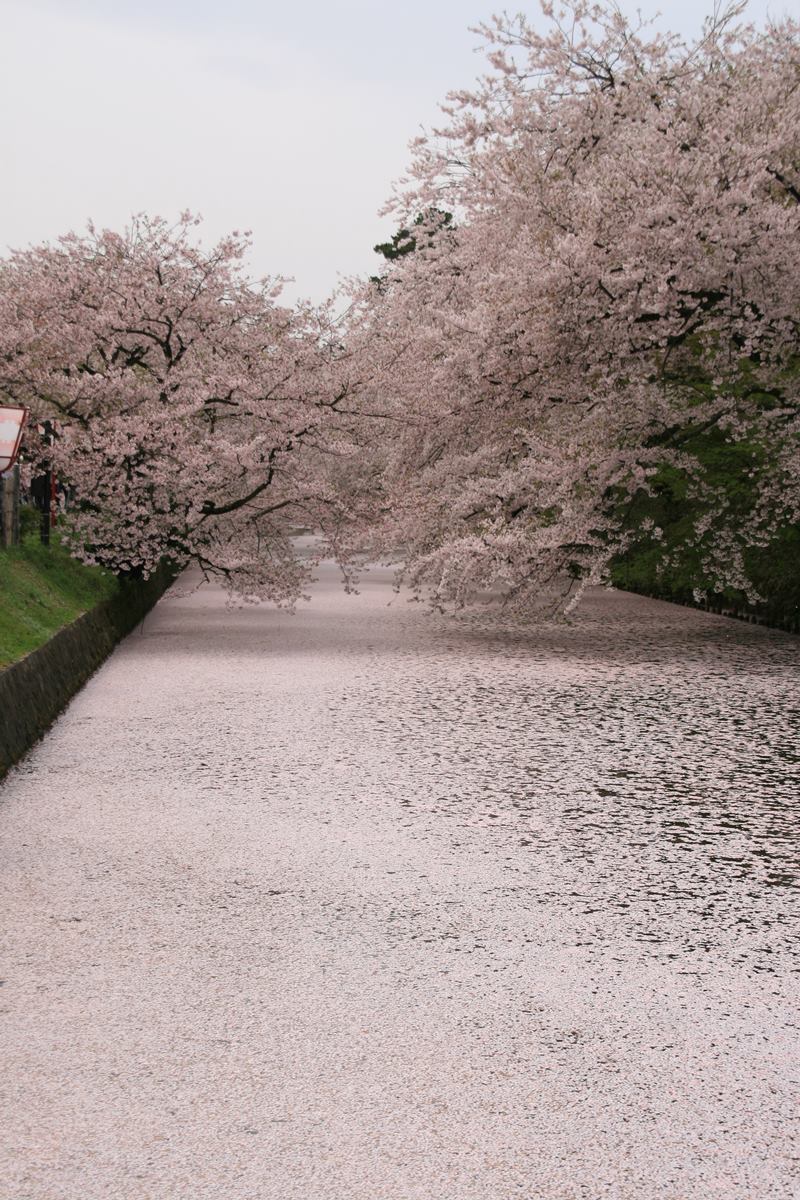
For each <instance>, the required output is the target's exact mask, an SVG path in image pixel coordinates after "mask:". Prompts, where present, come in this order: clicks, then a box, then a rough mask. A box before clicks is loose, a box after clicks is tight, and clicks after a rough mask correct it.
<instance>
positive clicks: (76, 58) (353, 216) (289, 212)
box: [0, 0, 800, 299]
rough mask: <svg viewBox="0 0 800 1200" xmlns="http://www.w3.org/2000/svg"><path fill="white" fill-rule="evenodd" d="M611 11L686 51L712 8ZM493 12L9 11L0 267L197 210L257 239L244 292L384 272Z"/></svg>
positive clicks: (20, 5) (441, 0)
mask: <svg viewBox="0 0 800 1200" xmlns="http://www.w3.org/2000/svg"><path fill="white" fill-rule="evenodd" d="M621 2H622V7H623V8H624V9H626V10H628V9H629V10H630V11H632V12H635V11H636V9H637V8H638V9H639V10H640V11H641V12H642V13H643V14H644V15H645V16H648V17H649V16H653V15H655V14H656V13H657V12H658V10H659V8H662V9H664V10H665V11H666V12H668V14H669V16H668V18H666V19H664V20H662V21H661V24H662V25H669V26H670V27H671V28H672V29H674V30H676V31H677V32H681V33H684V34H691V33H694V32H696V31H697V30H698V29H699V27H700V24H701V22H702V18H703V15H704V13H705V12H706V11H708V8H709V7H710V5H711V3H712V0H707V2H706V3H703V0H672V2H669V0H662V3H661V4H659V3H657V0H639V2H638V3H637V0H621ZM499 7H502V0H501V2H500V4H493V2H492V0H460V2H459V0H405V2H404V3H402V4H401V3H399V2H398V0H393V2H392V3H388V2H384V0H328V2H327V3H326V2H325V0H305V2H300V3H296V4H294V5H290V4H289V3H279V2H277V0H225V2H224V3H223V2H222V0H160V2H159V0H0V20H1V21H2V26H0V163H2V165H3V168H4V170H3V178H2V184H1V185H0V186H1V192H0V194H1V195H2V214H3V220H2V227H1V228H0V253H2V252H4V250H5V248H7V247H10V246H13V247H16V246H24V245H27V244H28V243H31V242H40V241H44V240H49V239H52V238H54V237H56V236H57V235H58V234H60V233H64V232H67V231H68V230H70V229H83V228H84V227H85V225H86V221H87V220H88V219H89V218H92V219H93V220H94V221H95V222H96V223H97V224H98V225H103V226H111V227H113V228H117V229H121V228H122V227H123V226H124V225H125V224H126V222H127V220H128V218H129V217H130V215H131V214H132V213H133V212H138V211H146V212H149V213H151V214H158V215H161V216H165V217H168V218H174V217H176V216H177V215H178V213H179V212H180V211H181V210H182V209H184V208H190V209H191V210H192V211H193V212H196V213H199V214H202V216H203V217H204V233H203V238H204V240H205V241H210V240H213V239H215V238H216V237H218V236H220V235H222V234H223V233H225V232H228V231H230V230H232V229H251V230H252V231H253V236H254V247H253V252H252V256H251V261H250V262H249V263H248V267H249V269H250V271H251V273H252V274H255V275H262V274H273V275H277V274H282V275H290V276H294V277H295V279H296V284H295V286H293V287H292V288H291V289H290V290H289V293H288V294H289V295H290V296H291V295H302V296H310V297H312V298H313V299H322V298H323V297H324V296H325V295H327V294H328V293H329V292H330V291H331V290H332V289H333V288H334V287H335V286H336V283H337V279H338V277H339V276H342V275H350V274H355V273H365V272H369V271H372V270H374V269H375V267H376V264H377V263H378V259H377V258H376V256H375V255H374V254H373V253H372V246H373V244H374V243H375V242H377V241H382V240H385V239H386V238H387V237H388V236H390V234H391V233H392V232H393V229H392V225H391V222H389V221H388V220H387V219H386V218H384V219H380V218H379V217H378V216H377V212H378V209H379V208H380V207H381V205H382V204H383V202H384V201H385V200H386V198H387V196H388V195H389V192H390V189H391V183H392V181H393V180H394V179H395V178H397V177H398V176H399V175H401V174H402V173H403V172H404V170H405V167H406V165H407V163H408V158H409V155H408V151H407V144H408V142H409V140H410V139H411V138H412V137H414V136H415V134H417V133H418V132H419V128H420V126H421V125H424V126H426V127H430V126H431V124H434V123H435V122H436V119H437V104H438V102H439V101H441V100H442V99H444V97H445V94H446V93H447V92H448V91H449V90H450V89H451V88H457V87H464V86H468V85H469V84H470V83H471V82H472V80H473V79H474V78H475V76H476V75H477V74H478V73H479V72H480V71H481V70H482V62H483V60H482V58H481V57H480V55H477V54H476V53H475V49H474V48H475V46H476V45H477V44H478V39H477V38H476V37H475V35H474V34H471V33H470V32H469V29H468V27H469V26H470V25H474V24H476V23H477V22H478V21H479V20H481V19H486V18H488V17H489V16H490V15H491V13H492V12H493V11H495V9H496V8H499ZM508 7H509V8H510V10H511V11H516V8H517V7H518V4H512V5H510V6H508ZM524 7H525V11H526V12H528V13H529V14H530V15H531V16H533V15H534V14H538V13H539V7H538V3H537V0H531V2H530V3H528V4H526V5H525V6H524ZM768 12H769V13H771V14H772V15H773V16H781V15H783V14H785V13H791V14H793V15H796V16H800V0H750V5H749V8H748V14H749V17H750V19H751V20H753V21H755V22H756V23H759V24H760V23H762V22H763V21H764V19H765V17H766V15H767V13H768ZM538 19H539V20H541V19H542V18H541V15H539V17H538Z"/></svg>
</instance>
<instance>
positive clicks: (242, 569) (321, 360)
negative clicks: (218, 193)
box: [0, 214, 349, 602]
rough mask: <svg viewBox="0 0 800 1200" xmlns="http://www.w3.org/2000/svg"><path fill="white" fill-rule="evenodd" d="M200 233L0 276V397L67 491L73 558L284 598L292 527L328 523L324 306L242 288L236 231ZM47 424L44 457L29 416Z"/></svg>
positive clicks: (159, 223)
mask: <svg viewBox="0 0 800 1200" xmlns="http://www.w3.org/2000/svg"><path fill="white" fill-rule="evenodd" d="M197 223H198V222H197V221H196V220H195V219H193V218H192V217H191V216H190V215H189V214H184V216H183V217H182V218H181V220H180V221H179V222H178V223H177V225H174V226H170V225H168V224H167V223H166V222H165V221H163V220H160V219H154V220H153V219H148V218H146V217H139V218H136V219H135V220H134V221H133V223H132V224H131V226H130V228H129V229H128V230H127V232H126V233H125V235H124V236H120V235H118V234H116V233H113V232H109V231H107V230H103V231H99V230H95V229H94V228H91V227H90V229H89V232H88V234H87V235H86V236H76V235H69V236H67V237H64V238H62V239H60V241H59V242H58V243H57V244H56V245H54V246H49V245H45V246H40V247H37V248H35V249H30V250H25V251H20V252H18V253H15V254H12V255H11V256H10V258H8V259H7V260H6V261H5V262H4V263H3V264H2V265H0V392H3V393H5V395H6V396H8V397H11V398H13V399H14V400H15V401H19V402H22V403H25V404H28V405H30V407H31V409H32V411H33V414H34V418H35V419H34V421H32V422H31V426H30V428H31V432H30V434H29V437H28V443H27V452H28V457H29V461H30V463H31V468H32V469H35V468H36V466H38V467H39V468H41V467H42V466H48V467H49V466H51V465H52V467H53V469H54V470H56V471H57V473H58V476H59V478H60V479H61V480H62V481H65V482H68V483H69V484H71V485H72V486H73V487H74V489H75V492H76V496H77V505H76V507H75V508H74V510H72V512H71V513H70V516H69V520H68V526H67V532H68V537H69V539H70V541H71V543H72V545H73V547H74V549H75V551H76V553H78V554H79V555H80V556H81V557H82V558H84V560H86V561H87V562H95V563H101V564H102V565H104V566H106V567H108V568H110V569H111V570H113V571H116V572H123V573H128V572H130V573H141V574H144V575H145V576H147V575H148V574H149V573H151V572H152V571H153V570H154V568H155V567H156V565H157V564H158V563H159V561H160V560H161V559H162V558H163V557H164V556H166V557H168V558H171V559H172V560H174V561H175V562H177V563H178V564H185V563H189V562H195V563H197V564H199V565H200V566H201V567H202V568H203V570H204V571H205V572H206V574H210V575H214V576H217V577H220V578H221V579H222V580H223V581H224V582H225V583H226V584H227V586H228V587H229V588H230V589H231V591H232V592H235V593H237V594H239V595H240V596H246V597H252V598H268V599H272V600H276V601H279V602H281V601H292V600H293V599H294V598H296V597H297V596H298V595H299V594H300V593H301V591H302V588H303V584H304V581H305V578H306V576H307V570H308V568H307V565H304V564H303V563H301V562H299V561H298V559H297V558H296V556H295V555H294V553H293V551H292V547H291V542H290V538H289V534H290V532H291V529H292V527H293V525H297V524H298V523H299V524H301V525H306V526H308V525H312V526H315V527H323V528H325V527H327V525H328V524H330V523H331V522H333V523H334V526H335V524H336V522H337V521H338V519H339V518H338V516H337V514H336V511H335V505H334V504H333V503H332V495H331V493H330V489H329V488H328V486H327V484H326V482H325V479H326V470H327V466H326V463H327V458H328V457H329V456H330V455H331V454H335V453H336V452H337V451H336V447H337V444H340V443H341V439H342V437H343V436H344V433H343V429H344V427H343V426H341V427H340V424H341V422H340V418H339V416H338V410H339V409H340V407H342V405H343V404H344V403H345V402H346V400H347V396H348V391H349V384H348V382H347V379H346V376H345V375H344V374H343V373H342V370H341V369H340V359H341V349H340V347H339V344H338V342H337V340H336V335H335V328H334V326H333V324H332V322H331V320H330V316H329V313H328V311H327V310H326V309H325V308H322V309H318V310H314V309H312V308H310V307H307V306H299V307H297V308H295V309H289V308H287V307H282V306H281V305H280V304H279V302H278V297H279V293H280V282H279V281H275V280H271V281H270V280H268V281H266V282H264V283H262V284H260V285H258V286H255V285H252V284H251V283H250V282H249V281H248V279H247V278H246V277H245V275H244V273H243V269H242V257H243V255H244V253H245V251H246V249H247V245H248V242H247V237H246V236H240V235H238V234H234V235H232V236H231V237H229V238H226V239H225V240H223V241H222V242H220V243H219V245H217V246H215V247H214V248H213V249H211V250H202V249H200V248H198V246H197V245H195V243H194V241H193V232H194V226H195V225H196V224H197ZM37 420H38V421H40V422H41V421H44V420H50V421H53V422H54V423H55V428H56V430H57V436H56V437H55V438H54V440H53V442H52V445H46V444H44V443H43V442H42V441H41V440H37V438H36V434H35V428H36V421H37Z"/></svg>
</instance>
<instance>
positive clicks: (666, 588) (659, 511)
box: [611, 429, 800, 629]
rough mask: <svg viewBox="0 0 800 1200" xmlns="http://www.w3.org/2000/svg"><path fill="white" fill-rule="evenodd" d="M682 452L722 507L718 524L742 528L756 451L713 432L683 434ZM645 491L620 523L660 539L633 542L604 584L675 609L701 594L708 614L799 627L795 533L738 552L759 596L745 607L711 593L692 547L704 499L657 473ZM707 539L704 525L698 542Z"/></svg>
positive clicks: (728, 595) (760, 462)
mask: <svg viewBox="0 0 800 1200" xmlns="http://www.w3.org/2000/svg"><path fill="white" fill-rule="evenodd" d="M682 448H683V449H685V450H686V451H687V452H688V453H690V454H692V455H694V456H695V457H696V458H697V460H698V461H699V462H700V464H701V466H702V478H703V481H704V483H705V484H707V485H708V486H709V487H710V488H712V489H714V491H715V492H716V493H717V496H718V497H719V498H720V500H721V501H722V502H723V503H724V505H725V524H726V525H728V526H730V524H731V523H733V524H741V525H744V523H745V518H746V516H747V514H748V513H749V511H750V509H751V506H752V504H753V500H754V496H755V489H754V485H753V482H752V472H756V473H757V472H759V471H761V470H768V469H769V464H768V463H766V462H765V460H764V455H763V452H762V451H760V449H759V448H757V447H755V446H753V445H751V444H748V443H743V442H738V443H737V442H730V441H726V440H725V438H724V437H723V435H722V434H721V433H720V432H719V431H718V430H714V429H712V430H707V431H705V432H703V433H696V434H691V433H689V434H688V435H687V436H686V437H685V438H684V439H683V440H682ZM653 492H654V494H653V495H652V496H650V495H647V494H646V493H645V492H644V491H641V492H638V493H637V494H636V495H635V496H634V497H633V500H632V501H631V502H630V504H629V505H628V507H627V510H626V511H625V514H624V518H623V520H624V525H625V527H626V528H627V529H628V530H641V529H642V525H643V522H647V521H651V522H652V523H653V524H654V525H655V526H657V527H658V528H660V529H661V531H662V535H663V536H662V537H661V538H660V539H658V538H656V537H654V536H653V535H652V534H651V533H648V532H643V533H640V534H639V535H638V536H637V538H636V540H635V542H634V544H633V545H632V547H631V548H630V549H629V550H628V551H627V552H626V553H625V554H622V555H620V556H619V557H618V558H617V559H616V560H615V562H614V563H613V565H612V570H611V580H612V582H613V583H614V585H615V586H616V587H620V588H625V589H627V590H628V591H634V592H642V593H644V594H647V595H650V596H658V597H659V598H661V599H664V600H672V601H676V602H678V603H682V604H687V603H688V604H691V603H695V602H696V595H697V593H698V592H702V593H704V594H705V600H704V603H706V604H708V606H709V607H711V608H715V609H722V610H725V611H730V612H733V613H736V614H737V615H740V616H745V617H749V618H753V619H757V620H760V621H765V622H767V623H768V624H770V625H779V626H783V627H786V628H790V629H794V628H797V629H800V528H798V527H797V526H788V527H787V528H785V529H783V530H782V531H781V533H780V534H779V535H778V536H777V537H776V538H774V539H773V540H772V541H771V542H770V544H769V545H768V546H764V547H752V548H750V549H747V550H746V551H745V552H744V564H745V569H746V572H747V575H748V577H749V579H750V580H751V582H752V584H753V586H754V587H755V589H756V591H757V592H758V593H759V594H760V595H761V596H762V597H763V600H762V601H761V602H758V603H751V602H750V601H749V600H748V598H747V596H746V594H745V593H744V592H743V591H740V590H738V589H735V588H730V587H728V588H723V589H718V588H717V587H716V585H715V581H714V579H713V578H711V577H709V575H708V573H707V571H706V570H704V568H703V564H702V560H703V555H702V553H701V550H702V548H703V543H698V540H697V537H696V535H695V522H696V521H697V519H698V518H700V517H702V516H703V515H704V513H705V512H706V510H707V509H708V507H709V501H708V499H706V498H703V497H702V496H700V495H697V494H696V491H695V489H693V488H692V487H690V484H689V480H688V478H687V476H686V474H685V473H684V472H682V471H680V470H677V469H675V468H674V467H662V468H661V470H660V471H659V473H658V474H657V476H656V477H655V479H654V480H653ZM712 511H713V506H712ZM714 536H715V530H714V526H713V524H712V526H711V528H710V529H709V532H708V533H707V534H705V544H706V545H707V544H708V543H709V542H710V541H712V540H713V538H714Z"/></svg>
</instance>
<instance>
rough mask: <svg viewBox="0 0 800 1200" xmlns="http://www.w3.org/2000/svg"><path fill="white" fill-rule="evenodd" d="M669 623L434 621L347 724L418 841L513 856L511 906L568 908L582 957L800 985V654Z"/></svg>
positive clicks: (787, 644) (611, 605) (355, 705)
mask: <svg viewBox="0 0 800 1200" xmlns="http://www.w3.org/2000/svg"><path fill="white" fill-rule="evenodd" d="M657 612H658V614H659V617H660V618H661V620H660V621H659V622H656V623H654V622H653V607H652V606H651V605H648V604H647V603H646V602H644V601H637V600H633V599H632V598H631V597H620V598H618V599H617V598H615V597H614V596H608V595H607V594H606V595H600V596H596V597H594V598H590V600H589V601H588V602H587V604H586V606H585V608H584V609H583V610H581V611H580V612H579V614H578V617H577V619H576V620H575V622H574V623H573V624H571V625H566V626H555V627H549V628H543V629H539V630H536V629H531V630H528V631H523V632H520V631H519V629H518V628H517V629H514V628H512V627H509V628H507V629H503V628H502V627H501V626H500V625H499V623H498V621H497V620H496V619H492V618H491V617H488V616H479V617H472V618H464V619H462V620H461V621H459V622H456V623H448V622H446V621H444V620H441V621H439V620H437V619H431V621H430V623H429V629H428V637H427V638H426V639H425V640H424V642H423V643H421V644H420V645H419V646H418V647H417V648H416V652H415V653H412V652H411V651H410V649H409V646H408V644H406V646H405V647H404V648H403V651H404V652H402V653H401V652H400V647H398V653H397V654H396V655H395V656H394V657H393V658H392V659H391V661H389V662H387V663H386V668H387V669H386V670H384V671H381V672H376V671H374V669H373V668H371V669H370V671H369V672H367V673H365V675H364V678H363V679H362V681H361V686H360V688H359V689H358V690H357V691H355V692H353V691H350V692H349V694H348V696H347V697H343V704H342V707H341V709H340V716H341V719H342V720H346V722H347V725H348V728H349V730H350V736H351V738H352V737H353V733H354V732H357V733H358V737H357V738H354V739H353V740H354V741H358V742H360V743H361V744H363V745H369V746H370V747H371V753H370V757H369V760H365V762H364V763H363V764H362V765H363V768H364V770H365V771H366V772H367V773H369V772H372V774H373V775H374V774H375V772H376V771H377V772H379V774H380V776H381V781H382V783H383V785H384V786H385V787H386V788H387V789H388V790H389V792H390V793H392V794H393V795H395V797H396V799H397V802H398V803H399V804H400V805H402V806H403V807H404V808H405V809H406V810H407V811H408V813H409V815H410V816H411V815H413V817H414V819H415V822H416V826H415V827H416V829H417V832H418V835H419V836H423V837H424V836H425V827H426V826H425V816H426V814H427V815H428V816H429V817H431V818H432V817H433V816H434V815H438V816H444V817H446V818H448V819H449V820H450V821H451V822H452V826H451V827H452V836H453V839H454V840H455V841H456V842H457V843H464V842H465V840H467V839H470V838H474V837H479V838H482V839H487V838H489V839H491V844H492V848H493V851H495V852H497V851H501V850H503V849H504V848H505V849H507V852H508V856H509V857H508V868H507V869H508V872H509V876H510V877H511V878H510V882H509V888H513V889H514V890H515V891H517V892H523V893H524V894H525V895H526V897H527V898H528V899H529V900H530V902H531V903H532V904H533V903H537V902H539V903H542V902H546V903H547V904H550V905H555V906H557V907H558V908H561V909H563V910H568V912H569V914H570V916H571V917H572V918H574V919H575V921H576V930H577V933H576V937H577V942H576V944H579V945H581V944H582V945H585V946H586V947H595V948H597V949H598V950H601V949H602V947H603V946H606V947H607V946H608V945H609V944H611V943H613V941H614V939H617V938H619V937H625V938H626V939H635V940H636V941H637V942H639V943H640V944H641V951H642V953H644V954H648V955H656V956H658V957H662V958H668V959H674V958H680V959H681V960H682V966H683V968H684V970H686V971H687V972H693V973H696V972H698V971H704V970H706V969H714V968H713V966H711V967H709V966H708V964H709V963H710V962H711V961H712V960H713V961H714V962H718V959H719V955H723V956H724V957H725V958H726V959H727V961H728V962H737V963H747V964H748V965H749V966H750V967H751V968H752V969H754V970H757V971H771V970H773V969H775V968H776V966H777V965H778V963H779V962H780V963H782V964H783V968H785V967H786V966H788V965H789V963H788V962H787V956H789V957H790V956H792V955H794V956H795V957H796V958H797V959H798V960H800V951H799V949H798V945H797V942H796V941H793V939H792V923H794V930H795V932H796V929H797V923H796V919H797V916H798V911H797V899H798V882H799V878H800V872H799V871H798V836H797V835H798V807H799V806H800V749H799V746H798V742H799V740H800V739H799V737H798V735H799V734H800V674H799V673H798V669H797V668H798V665H800V643H799V642H798V640H797V639H796V638H792V637H789V636H785V635H781V634H778V633H773V632H769V631H764V630H761V629H753V628H752V627H748V626H745V625H738V624H736V623H734V622H731V621H723V620H709V618H707V617H705V616H703V617H701V616H699V615H696V614H693V613H690V612H687V611H686V610H677V609H672V608H670V606H667V605H659V606H658V608H657ZM418 619H419V618H418V617H417V620H418ZM376 751H377V753H375V752H376ZM376 763H379V764H380V766H376V765H375V764H376ZM709 955H710V956H711V958H709ZM684 960H685V961H684ZM795 965H796V963H795Z"/></svg>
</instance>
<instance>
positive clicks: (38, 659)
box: [0, 566, 175, 779]
mask: <svg viewBox="0 0 800 1200" xmlns="http://www.w3.org/2000/svg"><path fill="white" fill-rule="evenodd" d="M174 578H175V574H174V571H173V570H172V569H171V568H169V567H167V566H162V567H161V568H160V569H159V571H158V572H157V573H156V574H155V575H153V576H151V578H150V579H148V580H147V581H142V580H136V581H128V582H125V583H124V584H123V585H122V587H121V589H120V592H119V594H118V595H116V596H114V597H113V598H112V599H111V600H106V601H103V603H101V604H98V605H97V607H96V608H93V609H91V610H90V611H89V612H86V613H84V614H83V615H82V616H80V617H78V618H77V620H75V621H72V622H71V623H70V624H69V625H66V626H65V627H64V628H63V629H61V630H59V632H58V633H57V634H55V636H54V637H52V638H50V640H49V641H48V642H45V644H44V645H43V646H40V647H39V648H38V649H37V650H34V651H33V652H32V653H30V654H27V655H26V656H25V658H22V659H20V661H19V662H16V663H13V664H12V665H11V666H10V667H7V668H6V669H5V670H2V671H0V779H1V778H2V777H3V776H4V775H5V774H6V773H7V771H8V769H9V767H11V766H12V765H13V764H14V763H15V762H17V760H18V759H20V758H22V756H23V754H25V753H26V752H27V751H28V750H29V749H30V748H31V746H33V745H34V743H35V742H36V741H37V740H38V739H39V738H40V737H41V736H42V734H43V733H45V731H46V730H47V729H48V728H49V727H50V725H51V724H52V723H53V721H54V720H55V719H56V717H57V716H58V714H59V713H60V712H61V711H62V709H63V708H64V707H65V706H66V705H67V704H68V703H69V701H70V700H71V698H72V697H73V696H74V695H75V693H76V692H77V691H78V689H79V688H81V687H82V686H83V684H84V683H85V682H86V680H87V679H88V678H89V676H90V675H92V674H93V673H94V672H95V671H96V670H97V668H98V667H99V666H100V665H101V663H103V662H104V661H105V660H106V658H108V656H109V654H110V653H111V651H112V650H113V649H114V647H115V646H116V644H117V642H119V641H120V640H121V639H122V638H123V637H125V635H126V634H128V633H130V631H131V630H132V629H134V628H135V626H136V625H137V624H138V623H139V622H140V621H141V620H142V619H143V618H144V617H145V616H146V614H147V613H148V612H149V611H150V609H151V608H152V607H153V605H154V604H155V603H156V601H157V600H158V599H159V598H160V597H161V596H162V595H163V593H164V592H165V591H166V589H167V588H168V587H169V585H170V583H171V582H172V580H173V579H174Z"/></svg>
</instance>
